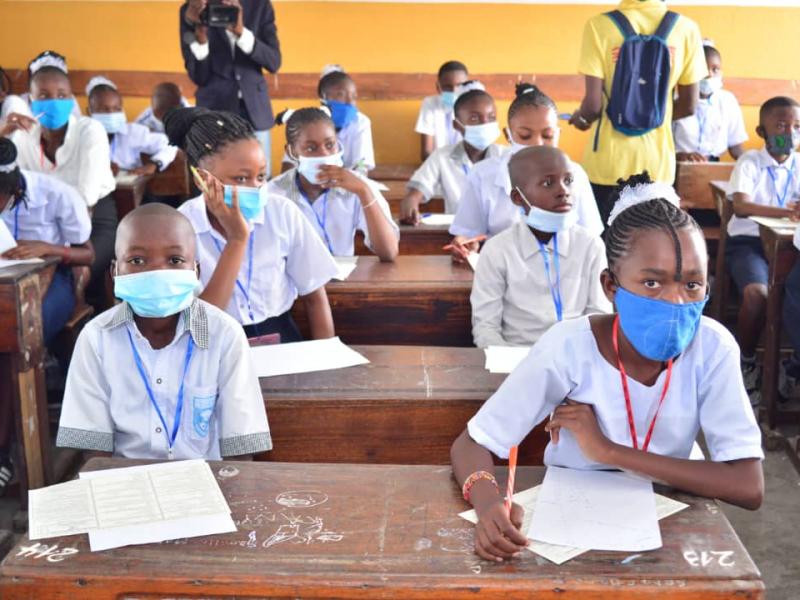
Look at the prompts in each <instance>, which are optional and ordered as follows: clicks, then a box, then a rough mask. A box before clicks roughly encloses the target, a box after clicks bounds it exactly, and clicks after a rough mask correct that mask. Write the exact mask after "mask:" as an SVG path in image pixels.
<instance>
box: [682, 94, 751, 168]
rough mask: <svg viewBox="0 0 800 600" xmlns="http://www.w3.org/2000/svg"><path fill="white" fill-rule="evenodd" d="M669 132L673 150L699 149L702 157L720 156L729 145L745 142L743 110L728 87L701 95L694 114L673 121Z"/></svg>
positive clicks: (691, 150) (693, 150) (697, 150)
mask: <svg viewBox="0 0 800 600" xmlns="http://www.w3.org/2000/svg"><path fill="white" fill-rule="evenodd" d="M672 133H673V136H674V137H675V151H676V152H699V153H700V154H702V155H703V156H716V157H720V156H722V155H723V154H725V153H726V152H727V151H728V148H730V147H731V146H736V145H738V144H742V143H744V142H746V141H747V130H746V129H745V126H744V117H743V116H742V109H741V108H740V107H739V102H738V101H737V100H736V96H734V95H733V94H732V93H730V92H729V91H728V90H719V91H718V92H715V93H714V94H712V95H711V96H709V97H708V98H700V100H699V102H698V104H697V110H696V111H695V113H694V114H693V115H691V116H688V117H684V118H683V119H679V120H677V121H675V122H673V123H672Z"/></svg>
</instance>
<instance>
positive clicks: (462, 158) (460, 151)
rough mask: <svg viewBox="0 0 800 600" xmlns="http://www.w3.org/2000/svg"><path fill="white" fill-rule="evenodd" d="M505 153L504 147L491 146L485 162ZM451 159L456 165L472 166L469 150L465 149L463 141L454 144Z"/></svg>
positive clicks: (487, 150)
mask: <svg viewBox="0 0 800 600" xmlns="http://www.w3.org/2000/svg"><path fill="white" fill-rule="evenodd" d="M502 151H503V146H499V145H498V144H491V145H490V146H489V147H488V148H487V149H486V156H484V157H483V159H484V160H486V159H488V158H494V157H495V156H500V154H501V153H502ZM450 159H451V160H452V161H453V162H455V163H456V164H459V165H460V164H465V165H468V166H472V161H471V160H470V159H469V156H467V149H466V148H464V142H463V140H462V141H460V142H458V143H457V144H453V149H452V150H451V151H450Z"/></svg>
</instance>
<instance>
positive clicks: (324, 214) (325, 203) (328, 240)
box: [294, 173, 333, 255]
mask: <svg viewBox="0 0 800 600" xmlns="http://www.w3.org/2000/svg"><path fill="white" fill-rule="evenodd" d="M294 177H295V185H296V186H297V190H298V191H299V192H300V195H301V196H302V197H303V200H305V201H306V204H308V207H309V208H310V209H311V214H312V215H314V218H315V219H316V220H317V225H319V228H320V229H321V230H322V237H323V239H324V240H325V244H326V245H327V246H328V252H330V253H331V255H333V244H331V238H330V237H329V236H328V230H327V229H326V228H325V223H326V222H327V220H328V192H330V190H325V192H324V193H323V194H322V220H320V218H319V215H318V214H317V212H316V211H315V210H314V205H313V204H312V203H311V200H310V199H309V197H308V196H306V193H305V192H304V191H303V188H302V187H301V186H300V173H296V174H295V176H294Z"/></svg>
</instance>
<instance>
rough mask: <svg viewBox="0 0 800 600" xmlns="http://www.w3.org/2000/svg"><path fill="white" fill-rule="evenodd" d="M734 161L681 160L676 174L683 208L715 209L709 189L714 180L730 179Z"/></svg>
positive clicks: (676, 182) (676, 183) (676, 184)
mask: <svg viewBox="0 0 800 600" xmlns="http://www.w3.org/2000/svg"><path fill="white" fill-rule="evenodd" d="M735 165H736V163H732V162H717V163H713V162H707V163H693V162H679V163H678V164H677V170H676V175H675V190H676V191H677V193H678V196H680V198H681V208H683V209H685V210H689V209H693V208H694V209H698V208H701V209H708V210H714V208H715V205H714V199H713V197H712V195H711V194H710V193H709V191H708V187H709V184H710V183H711V182H713V181H727V180H728V179H730V176H731V173H732V172H733V167H734V166H735Z"/></svg>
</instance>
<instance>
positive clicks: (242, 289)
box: [211, 231, 256, 323]
mask: <svg viewBox="0 0 800 600" xmlns="http://www.w3.org/2000/svg"><path fill="white" fill-rule="evenodd" d="M254 235H255V231H251V232H250V237H249V238H248V240H247V287H246V288H245V287H244V286H243V285H242V282H241V281H239V278H238V277H237V278H236V287H237V288H239V291H240V292H242V296H244V301H245V302H247V313H248V315H249V316H250V320H251V321H252V322H253V323H255V320H256V318H255V316H254V315H253V307H252V306H251V305H250V284H251V283H253V236H254ZM211 240H212V241H213V242H214V245H215V246H216V247H217V252H219V253H220V255H221V254H222V246H221V245H220V243H219V242H218V241H217V238H215V237H214V236H213V235H212V236H211Z"/></svg>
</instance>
